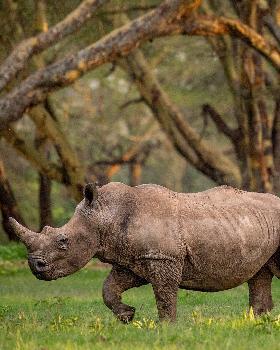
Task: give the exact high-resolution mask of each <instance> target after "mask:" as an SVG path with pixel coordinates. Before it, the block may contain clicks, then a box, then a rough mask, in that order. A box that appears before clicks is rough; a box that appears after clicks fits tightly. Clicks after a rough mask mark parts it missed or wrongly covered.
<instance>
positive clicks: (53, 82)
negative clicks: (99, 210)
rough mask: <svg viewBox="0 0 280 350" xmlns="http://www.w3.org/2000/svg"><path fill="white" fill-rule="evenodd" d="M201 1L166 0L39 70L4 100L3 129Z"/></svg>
mask: <svg viewBox="0 0 280 350" xmlns="http://www.w3.org/2000/svg"><path fill="white" fill-rule="evenodd" d="M200 3H201V0H165V1H164V2H163V3H162V4H161V5H160V6H159V7H158V8H156V9H155V10H153V11H150V12H149V13H147V14H146V15H143V16H141V17H139V18H137V19H135V20H134V21H132V22H130V23H128V24H127V25H124V26H123V27H121V28H120V29H117V30H115V31H113V32H111V33H110V34H108V35H106V36H105V37H103V38H102V39H101V40H99V41H98V42H97V43H95V44H93V45H90V46H88V47H87V48H85V49H84V50H81V51H79V52H78V53H77V54H75V55H71V56H68V57H66V58H65V59H63V60H60V61H58V62H56V63H54V64H52V65H50V66H48V67H46V68H45V69H42V70H39V71H37V72H36V73H35V74H33V75H31V76H30V77H28V78H27V79H26V80H25V81H23V82H22V84H21V85H20V86H19V87H18V88H16V89H14V90H13V91H12V92H11V93H9V94H7V95H6V96H5V97H3V98H2V99H1V100H0V129H4V128H6V127H7V125H8V123H10V122H12V121H16V120H18V119H19V118H21V116H22V113H23V112H24V111H25V110H26V108H27V107H29V106H32V105H36V104H38V103H40V102H42V101H43V100H44V99H45V98H46V94H47V93H48V92H49V91H52V90H54V89H56V88H59V87H61V86H66V85H69V84H71V83H73V81H75V80H76V79H77V78H79V77H80V76H81V75H82V74H84V73H85V72H87V71H89V70H91V69H94V68H96V67H98V66H100V65H102V64H104V63H106V62H112V61H114V60H116V58H118V57H120V56H125V55H127V54H128V53H129V52H130V51H131V50H132V49H134V48H135V47H137V46H138V45H139V44H140V43H141V42H143V41H145V40H148V39H151V38H154V37H155V36H157V34H158V33H161V31H162V29H163V28H165V27H166V26H168V24H169V23H170V22H171V21H172V20H174V19H176V20H179V19H180V18H183V17H186V16H189V15H191V13H192V11H193V10H195V9H196V8H197V7H198V6H199V5H200ZM164 33H165V32H164ZM44 34H46V33H44ZM15 101H17V103H16V104H15Z"/></svg>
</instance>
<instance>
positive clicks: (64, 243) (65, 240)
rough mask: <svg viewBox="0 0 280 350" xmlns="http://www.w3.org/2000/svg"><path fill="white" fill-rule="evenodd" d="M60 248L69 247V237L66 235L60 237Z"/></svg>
mask: <svg viewBox="0 0 280 350" xmlns="http://www.w3.org/2000/svg"><path fill="white" fill-rule="evenodd" d="M57 243H58V248H59V249H61V250H66V249H67V248H68V238H67V237H66V236H61V237H59V238H58V241H57Z"/></svg>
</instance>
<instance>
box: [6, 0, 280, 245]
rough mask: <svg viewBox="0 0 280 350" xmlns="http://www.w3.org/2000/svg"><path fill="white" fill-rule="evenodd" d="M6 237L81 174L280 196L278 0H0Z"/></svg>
mask: <svg viewBox="0 0 280 350" xmlns="http://www.w3.org/2000/svg"><path fill="white" fill-rule="evenodd" d="M0 22H1V33H0V208H1V215H2V223H3V225H2V226H3V227H2V228H1V230H0V242H5V241H7V240H9V239H10V240H12V239H15V237H14V234H13V232H12V231H11V229H10V228H9V226H8V224H7V219H8V217H9V216H13V217H15V218H16V219H17V220H19V221H21V222H23V223H25V224H27V225H28V226H30V227H32V228H33V229H36V230H39V229H40V228H42V227H43V226H44V225H47V224H48V225H61V224H63V223H64V222H65V221H66V220H68V219H69V217H71V215H72V213H73V209H74V208H75V206H76V204H77V202H78V201H80V200H81V198H82V188H83V186H84V184H85V183H86V182H89V181H98V182H99V183H100V184H101V185H102V184H105V183H107V182H109V181H122V182H124V183H128V184H130V185H132V186H134V185H137V184H139V183H158V184H162V185H164V186H167V187H169V188H171V189H174V190H176V191H189V192H192V191H198V190H204V189H206V188H209V187H213V186H215V185H220V184H227V185H232V186H235V187H238V188H243V189H246V190H250V191H261V192H271V193H275V194H279V193H280V94H279V71H280V2H279V1H278V0H274V1H273V0H271V1H268V0H267V1H266V0H226V1H222V0H207V1H206V0H202V1H199V0H192V1H191V0H185V1H179V0H177V1H176V0H166V1H149V0H141V1H124V0H123V1H119V0H111V1H104V0H103V1H102V0H85V1H77V0H68V1H64V2H61V1H54V0H36V1H35V0H19V1H16V0H2V1H1V2H0Z"/></svg>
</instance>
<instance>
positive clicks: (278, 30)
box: [264, 14, 280, 44]
mask: <svg viewBox="0 0 280 350" xmlns="http://www.w3.org/2000/svg"><path fill="white" fill-rule="evenodd" d="M264 23H265V25H266V26H267V28H268V29H269V30H270V32H271V34H272V35H273V36H274V38H275V39H276V40H277V41H278V43H279V44H280V27H279V26H278V24H277V23H276V21H275V20H274V18H273V17H272V16H271V15H269V14H267V15H266V16H265V17H264Z"/></svg>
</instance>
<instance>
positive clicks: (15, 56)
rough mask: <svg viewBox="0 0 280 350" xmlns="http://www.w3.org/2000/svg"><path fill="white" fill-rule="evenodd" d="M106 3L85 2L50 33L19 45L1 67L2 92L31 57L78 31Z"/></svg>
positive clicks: (92, 0)
mask: <svg viewBox="0 0 280 350" xmlns="http://www.w3.org/2000/svg"><path fill="white" fill-rule="evenodd" d="M105 2H106V0H85V1H83V2H82V3H81V5H80V6H78V7H77V8H76V9H75V10H74V11H72V12H71V13H70V14H69V15H68V16H66V17H65V18H64V19H63V20H62V21H61V22H59V23H57V24H56V25H54V26H53V27H52V28H50V29H49V30H48V31H45V32H41V33H40V34H38V35H37V36H34V37H32V38H28V39H26V40H23V41H22V42H21V43H19V44H18V45H17V46H16V47H15V48H14V50H13V52H12V53H11V54H10V55H9V56H8V57H7V58H6V60H5V61H4V63H3V64H2V66H1V67H0V91H1V90H2V89H3V88H4V87H5V86H6V85H7V84H8V83H9V82H10V81H11V80H12V79H13V78H14V77H15V76H16V74H17V73H18V72H20V71H21V70H22V69H23V68H24V67H25V65H26V63H27V61H28V60H29V59H30V57H32V56H33V55H34V54H36V53H39V52H41V51H43V50H45V49H46V48H48V47H50V46H51V45H53V44H55V43H56V42H58V41H59V40H61V39H63V38H64V37H66V36H67V35H69V34H71V33H73V32H75V31H76V30H78V29H79V28H80V27H81V26H82V25H83V24H84V23H85V22H86V21H87V20H88V19H90V18H91V17H92V15H93V13H94V12H95V10H96V9H97V8H98V7H100V6H101V5H103V4H104V3H105Z"/></svg>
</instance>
